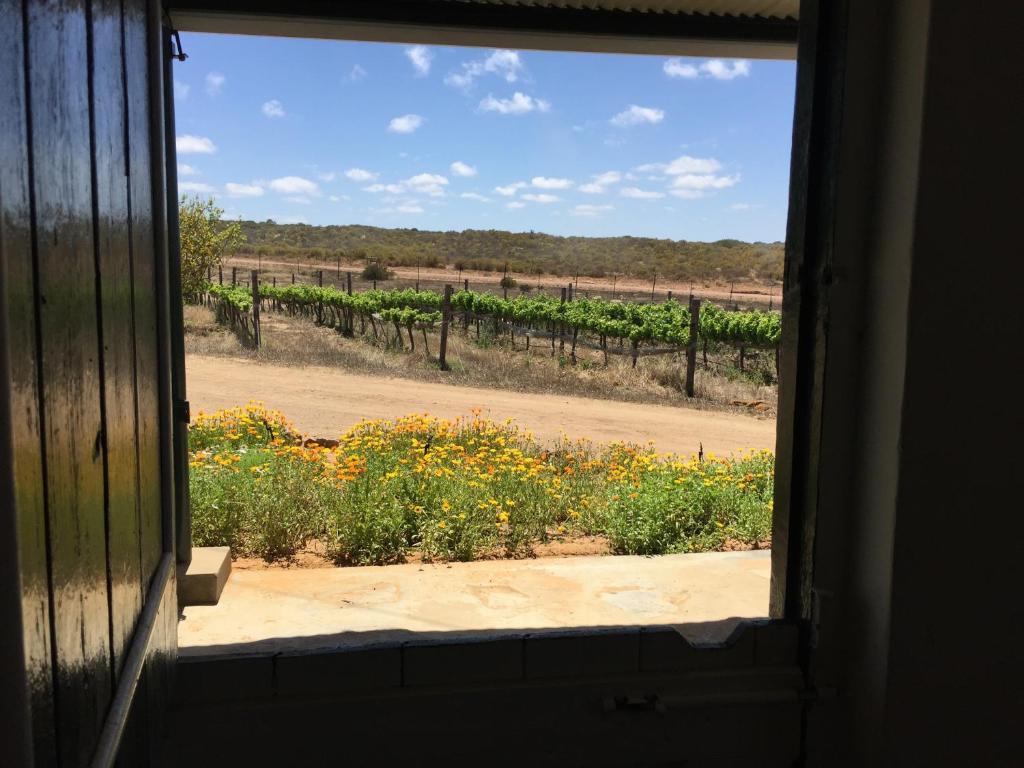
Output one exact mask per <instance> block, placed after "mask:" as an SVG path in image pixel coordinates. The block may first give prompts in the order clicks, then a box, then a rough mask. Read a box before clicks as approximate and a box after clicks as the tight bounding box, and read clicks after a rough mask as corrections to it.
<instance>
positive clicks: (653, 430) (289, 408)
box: [186, 355, 775, 454]
mask: <svg viewBox="0 0 1024 768" xmlns="http://www.w3.org/2000/svg"><path fill="white" fill-rule="evenodd" d="M186 369H187V377H188V378H187V383H188V399H189V401H190V402H191V404H192V412H193V413H197V412H198V411H200V410H202V411H207V412H209V411H213V410H216V409H218V408H224V407H229V406H234V405H240V404H243V403H245V402H247V401H248V400H250V399H252V400H262V401H263V402H264V403H265V404H266V405H267V406H268V407H271V408H276V409H278V410H280V411H282V412H283V413H285V414H286V415H287V416H288V417H289V418H290V419H291V420H292V421H293V422H294V423H295V425H296V426H297V427H298V428H299V429H301V430H303V431H304V432H307V433H308V434H310V435H314V436H316V437H336V436H337V435H339V434H341V433H342V432H343V431H345V429H347V428H348V427H350V426H351V425H353V424H355V423H356V422H357V421H359V420H360V419H364V418H366V419H379V418H395V417H397V416H404V415H406V414H410V413H424V412H426V413H430V414H432V415H434V416H440V417H443V418H454V417H456V416H464V415H468V413H469V410H470V409H471V408H483V409H484V415H485V416H488V417H490V418H492V419H498V420H500V419H505V418H508V417H511V418H513V419H515V421H516V423H517V424H518V425H519V426H520V427H522V428H525V429H530V430H532V431H533V433H534V434H535V435H536V436H537V437H538V438H539V439H541V440H555V439H557V438H558V437H559V436H560V435H561V434H563V433H564V434H566V435H568V436H569V437H571V438H578V437H586V438H590V439H591V440H593V441H595V442H612V441H617V440H622V441H629V442H640V443H644V442H647V441H649V440H651V441H653V442H654V445H655V447H656V449H657V450H659V451H672V452H676V453H691V452H696V451H697V449H698V446H699V445H700V444H703V446H704V450H705V452H707V451H714V452H715V453H719V454H725V453H729V452H731V451H736V450H740V449H743V448H769V449H771V450H774V449H775V422H774V421H771V420H767V419H758V418H755V417H753V416H743V415H740V414H733V413H718V412H715V411H698V410H690V409H688V408H674V407H667V406H659V405H643V404H638V403H620V402H612V401H609V400H594V399H590V398H583V397H567V396H565V395H540V394H528V393H519V392H505V391H499V390H493V389H477V388H473V387H458V386H450V385H446V384H434V383H429V382H422V381H410V380H407V379H390V378H378V377H374V376H361V375H357V374H350V373H345V372H343V371H339V370H337V369H334V368H319V367H306V368H298V367H291V366H283V365H270V364H267V363H257V362H253V361H251V360H246V359H242V358H226V357H212V356H210V357H208V356H202V355H190V356H189V358H188V360H187V362H186Z"/></svg>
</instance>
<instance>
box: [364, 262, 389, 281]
mask: <svg viewBox="0 0 1024 768" xmlns="http://www.w3.org/2000/svg"><path fill="white" fill-rule="evenodd" d="M391 275H392V272H391V270H390V269H388V268H387V267H386V266H384V265H383V264H381V263H380V262H379V261H371V262H370V263H369V264H367V265H366V267H365V268H364V269H363V280H377V281H378V282H383V281H385V280H390V279H391Z"/></svg>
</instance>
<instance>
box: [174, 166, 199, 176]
mask: <svg viewBox="0 0 1024 768" xmlns="http://www.w3.org/2000/svg"><path fill="white" fill-rule="evenodd" d="M178 175H179V176H198V175H199V169H198V168H196V167H194V166H191V165H188V164H186V163H178Z"/></svg>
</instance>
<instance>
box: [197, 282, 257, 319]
mask: <svg viewBox="0 0 1024 768" xmlns="http://www.w3.org/2000/svg"><path fill="white" fill-rule="evenodd" d="M204 284H205V286H206V291H207V293H209V294H210V295H211V296H213V298H215V299H216V300H217V301H218V302H219V303H221V304H225V305H227V306H228V307H231V308H232V309H234V310H237V311H238V312H248V311H250V310H251V309H252V291H251V290H249V289H248V288H243V287H242V286H239V285H220V284H218V283H205V281H204Z"/></svg>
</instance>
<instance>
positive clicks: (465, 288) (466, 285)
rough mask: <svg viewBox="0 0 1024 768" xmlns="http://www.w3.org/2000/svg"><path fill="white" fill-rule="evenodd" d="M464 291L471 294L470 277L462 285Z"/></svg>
mask: <svg viewBox="0 0 1024 768" xmlns="http://www.w3.org/2000/svg"><path fill="white" fill-rule="evenodd" d="M462 290H464V291H465V292H466V293H469V278H468V277H467V278H466V280H465V282H464V283H463V285H462Z"/></svg>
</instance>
